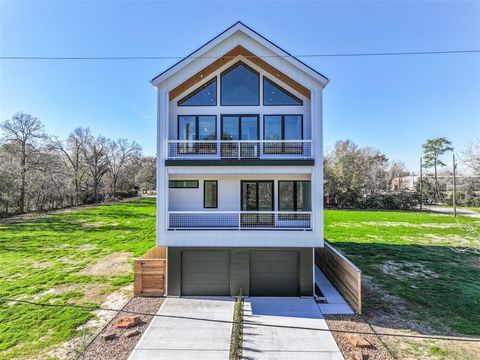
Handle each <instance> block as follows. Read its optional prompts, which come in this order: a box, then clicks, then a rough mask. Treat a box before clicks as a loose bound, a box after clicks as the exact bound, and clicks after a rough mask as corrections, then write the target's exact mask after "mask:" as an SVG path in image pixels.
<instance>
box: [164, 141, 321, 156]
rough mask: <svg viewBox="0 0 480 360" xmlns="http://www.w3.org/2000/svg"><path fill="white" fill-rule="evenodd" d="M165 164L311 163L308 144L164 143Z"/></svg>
mask: <svg viewBox="0 0 480 360" xmlns="http://www.w3.org/2000/svg"><path fill="white" fill-rule="evenodd" d="M167 144H168V145H167V147H168V149H167V150H168V151H167V156H168V159H169V160H187V159H188V160H192V159H199V160H204V159H212V160H217V159H313V153H312V140H168V143H167Z"/></svg>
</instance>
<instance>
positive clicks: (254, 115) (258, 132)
mask: <svg viewBox="0 0 480 360" xmlns="http://www.w3.org/2000/svg"><path fill="white" fill-rule="evenodd" d="M229 116H230V117H235V116H236V117H238V140H224V139H223V118H224V117H229ZM243 117H256V118H257V138H256V139H255V140H260V114H221V115H220V140H221V141H242V118H243Z"/></svg>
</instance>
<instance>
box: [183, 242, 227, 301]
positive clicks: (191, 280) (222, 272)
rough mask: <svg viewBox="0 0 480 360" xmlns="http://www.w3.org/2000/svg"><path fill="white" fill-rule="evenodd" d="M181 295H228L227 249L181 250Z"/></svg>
mask: <svg viewBox="0 0 480 360" xmlns="http://www.w3.org/2000/svg"><path fill="white" fill-rule="evenodd" d="M182 295H183V296H186V295H199V296H206V295H215V296H228V295H230V257H229V252H228V251H183V252H182Z"/></svg>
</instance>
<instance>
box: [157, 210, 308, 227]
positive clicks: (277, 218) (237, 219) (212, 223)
mask: <svg viewBox="0 0 480 360" xmlns="http://www.w3.org/2000/svg"><path fill="white" fill-rule="evenodd" d="M167 223H168V230H174V231H175V230H237V231H238V230H269V231H272V230H275V231H277V230H278V231H285V230H297V231H311V230H312V212H310V211H169V212H168V221H167Z"/></svg>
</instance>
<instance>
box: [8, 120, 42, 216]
mask: <svg viewBox="0 0 480 360" xmlns="http://www.w3.org/2000/svg"><path fill="white" fill-rule="evenodd" d="M1 129H2V130H3V132H4V133H5V141H6V142H9V143H13V144H16V145H17V146H18V148H19V156H20V178H21V180H20V199H19V212H20V213H24V212H25V194H26V186H27V182H26V179H27V172H28V167H29V157H30V156H31V155H32V154H33V153H34V152H35V151H36V149H35V142H36V141H37V140H39V139H45V137H46V135H45V133H44V126H43V124H42V123H41V122H40V120H38V119H37V118H35V117H33V116H32V115H30V114H25V113H23V112H19V113H17V114H15V115H13V116H12V118H11V119H9V120H6V121H5V122H3V123H2V124H1Z"/></svg>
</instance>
